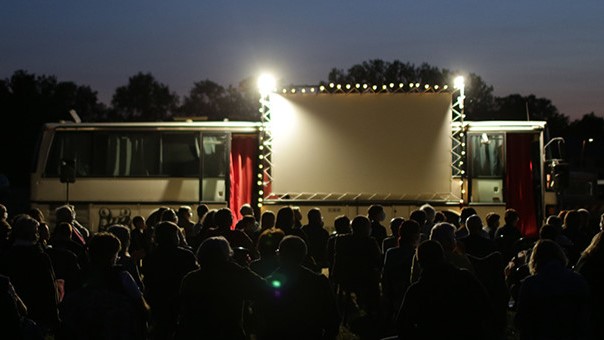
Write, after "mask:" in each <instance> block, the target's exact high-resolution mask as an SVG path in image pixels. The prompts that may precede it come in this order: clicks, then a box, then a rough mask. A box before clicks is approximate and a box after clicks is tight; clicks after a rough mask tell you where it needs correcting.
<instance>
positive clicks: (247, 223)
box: [235, 215, 256, 230]
mask: <svg viewBox="0 0 604 340" xmlns="http://www.w3.org/2000/svg"><path fill="white" fill-rule="evenodd" d="M246 227H252V228H255V227H256V219H255V218H254V216H251V215H244V216H243V217H242V218H241V219H240V220H239V221H238V222H237V224H236V225H235V229H239V230H245V229H246Z"/></svg>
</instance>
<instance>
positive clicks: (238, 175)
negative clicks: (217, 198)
mask: <svg viewBox="0 0 604 340" xmlns="http://www.w3.org/2000/svg"><path fill="white" fill-rule="evenodd" d="M257 150H258V140H257V138H256V137H255V136H239V135H235V136H233V138H232V140H231V157H230V158H231V161H230V172H231V173H230V179H231V189H230V199H229V207H230V208H231V211H232V212H233V218H234V221H233V223H236V221H238V220H239V219H241V214H239V208H241V206H242V205H243V204H245V203H252V189H253V188H254V180H255V178H254V161H255V158H256V155H257Z"/></svg>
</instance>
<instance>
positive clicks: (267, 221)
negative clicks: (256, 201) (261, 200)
mask: <svg viewBox="0 0 604 340" xmlns="http://www.w3.org/2000/svg"><path fill="white" fill-rule="evenodd" d="M274 226H275V213H274V212H272V211H270V210H266V211H265V212H263V213H262V216H260V228H261V229H262V230H265V229H270V228H272V227H274Z"/></svg>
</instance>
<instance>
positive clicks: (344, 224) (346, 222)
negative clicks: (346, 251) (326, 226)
mask: <svg viewBox="0 0 604 340" xmlns="http://www.w3.org/2000/svg"><path fill="white" fill-rule="evenodd" d="M333 226H334V229H335V230H336V234H348V233H350V232H351V229H350V219H349V218H348V216H346V215H340V216H338V217H336V219H335V220H334V221H333Z"/></svg>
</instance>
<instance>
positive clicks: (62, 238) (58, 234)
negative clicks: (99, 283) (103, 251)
mask: <svg viewBox="0 0 604 340" xmlns="http://www.w3.org/2000/svg"><path fill="white" fill-rule="evenodd" d="M72 234H73V227H72V226H71V224H69V223H67V222H62V223H59V224H57V226H56V227H55V230H54V232H53V234H52V236H51V238H50V241H49V243H50V245H51V246H52V247H53V248H54V249H64V250H67V251H70V252H72V253H74V254H75V255H76V256H77V258H78V264H79V265H80V268H81V269H82V270H83V271H84V272H85V271H86V269H87V268H88V254H87V253H86V250H85V248H84V247H83V246H82V245H81V244H80V243H77V242H75V241H74V240H73V237H72Z"/></svg>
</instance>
